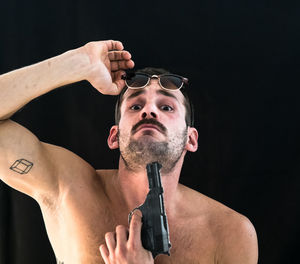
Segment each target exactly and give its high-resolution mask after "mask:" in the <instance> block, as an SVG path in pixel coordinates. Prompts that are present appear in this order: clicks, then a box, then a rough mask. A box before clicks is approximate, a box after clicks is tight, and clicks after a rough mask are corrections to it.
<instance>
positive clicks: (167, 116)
mask: <svg viewBox="0 0 300 264" xmlns="http://www.w3.org/2000/svg"><path fill="white" fill-rule="evenodd" d="M183 102H184V96H183V94H182V93H181V92H180V91H179V90H177V91H167V90H164V89H162V88H161V87H160V85H159V84H158V81H157V80H156V79H152V80H151V82H150V84H149V85H148V86H147V87H145V88H143V89H138V90H132V89H128V90H127V91H126V92H125V94H124V96H123V102H122V105H121V109H120V111H121V119H120V122H119V134H118V141H119V148H120V152H121V156H122V158H123V160H124V162H125V164H126V165H127V166H128V167H129V168H130V169H135V168H137V167H143V168H144V167H145V166H146V164H147V163H150V162H154V161H158V162H160V163H161V164H162V166H163V170H164V171H170V170H171V169H172V168H173V167H174V165H175V164H176V162H177V161H178V160H179V158H180V157H181V155H182V154H183V152H184V148H185V144H186V141H187V126H186V122H185V107H184V105H183Z"/></svg>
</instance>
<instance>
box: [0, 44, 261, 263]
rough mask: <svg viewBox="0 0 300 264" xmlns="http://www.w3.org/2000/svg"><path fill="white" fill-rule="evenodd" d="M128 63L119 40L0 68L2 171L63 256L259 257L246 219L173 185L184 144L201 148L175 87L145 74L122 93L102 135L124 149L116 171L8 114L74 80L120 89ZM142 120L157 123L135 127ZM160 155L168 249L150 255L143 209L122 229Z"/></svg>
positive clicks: (96, 259) (104, 259) (124, 259)
mask: <svg viewBox="0 0 300 264" xmlns="http://www.w3.org/2000/svg"><path fill="white" fill-rule="evenodd" d="M133 66H134V62H133V61H132V60H131V55H130V53H129V52H128V51H124V50H123V45H122V43H121V42H118V41H99V42H90V43H88V44H86V45H85V46H83V47H80V48H78V49H74V50H71V51H68V52H66V53H63V54H61V55H59V56H57V57H54V58H51V59H48V60H45V61H43V62H40V63H37V64H34V65H32V66H29V67H25V68H22V69H19V70H15V71H12V72H9V73H6V74H3V75H1V76H0V106H1V107H0V119H1V121H0V122H1V123H0V153H1V156H0V177H1V179H2V180H3V181H4V182H6V183H7V184H8V185H10V186H11V187H13V188H15V189H17V190H19V191H21V192H23V193H25V194H27V195H29V196H31V197H32V198H34V199H35V200H36V201H37V202H38V203H39V205H40V208H41V211H42V214H43V217H44V221H45V225H46V229H47V232H48V236H49V239H50V242H51V244H52V247H53V249H54V252H55V254H56V257H57V259H58V261H59V262H60V263H64V264H79V263H80V264H100V263H106V264H108V263H111V264H113V263H131V264H134V263H139V264H140V263H156V264H160V263H165V264H167V263H176V264H183V263H185V264H186V263H188V264H192V263H199V264H200V263H201V264H204V263H207V264H208V263H210V264H212V263H218V264H221V263H222V264H248V263H249V264H255V263H257V258H258V249H257V238H256V233H255V229H254V227H253V226H252V224H251V222H250V221H249V220H248V219H247V218H246V217H244V216H242V215H240V214H238V213H237V212H234V211H233V210H231V209H229V208H228V207H226V206H224V205H222V204H220V203H218V202H216V201H214V200H212V199H210V198H208V197H206V196H204V195H202V194H200V193H198V192H196V191H194V190H191V189H189V188H187V187H185V186H183V185H181V184H179V183H178V181H179V176H180V171H181V168H182V164H183V161H184V156H185V154H186V152H187V151H191V152H194V151H196V150H197V147H198V146H197V138H198V134H197V130H196V129H195V128H193V127H190V126H188V125H187V124H186V120H185V113H186V108H185V106H184V104H183V102H184V97H183V94H182V93H181V91H180V90H176V91H167V90H163V89H162V88H161V86H160V84H159V83H158V79H157V78H151V80H150V82H149V84H148V85H147V86H146V87H144V88H143V89H138V90H132V89H128V90H127V91H126V92H125V93H124V95H123V98H122V102H121V106H120V121H119V123H118V124H116V125H114V126H113V127H112V128H111V130H110V133H109V136H108V145H109V147H110V148H111V149H116V148H119V149H120V152H121V157H120V160H119V168H118V170H95V169H94V168H92V167H91V166H90V165H89V164H88V163H87V162H85V161H84V160H82V159H81V158H80V157H78V156H77V155H75V154H74V153H72V152H70V151H68V150H66V149H63V148H61V147H58V146H54V145H50V144H47V143H44V142H41V141H39V140H38V139H37V138H36V137H35V136H34V135H33V134H32V133H31V132H30V131H28V130H27V129H26V128H24V127H22V126H21V125H19V124H17V123H15V122H13V121H12V120H10V119H9V118H10V116H11V115H12V114H13V113H15V112H16V111H17V110H18V109H20V108H21V107H22V106H23V105H25V104H27V103H28V102H29V101H31V100H32V99H34V98H36V97H38V96H40V95H42V94H45V93H47V92H49V91H51V90H53V89H55V88H58V87H60V86H63V85H66V84H69V83H74V82H78V81H81V80H88V81H89V82H90V83H91V84H92V86H93V87H95V88H96V89H97V90H98V91H99V92H100V93H103V94H109V95H117V94H119V93H120V91H121V90H122V88H123V87H124V86H125V83H124V80H123V79H122V78H121V76H122V75H123V74H124V70H126V69H129V68H133ZM16 95H18V96H16ZM148 119H149V120H150V119H151V120H154V121H157V122H156V123H152V124H148V123H143V122H142V123H140V124H142V125H139V126H138V127H136V126H135V125H136V124H137V123H139V122H141V121H143V120H148ZM134 126H135V130H134V131H133V129H132V128H133V127H134ZM151 146H152V147H151ZM148 147H149V148H148ZM141 150H142V151H143V152H144V153H143V155H142V156H141ZM164 153H166V155H164ZM157 160H159V161H160V163H161V164H162V166H163V169H162V171H161V176H162V185H163V187H164V200H165V209H166V213H167V217H168V222H169V230H170V240H171V243H172V248H171V256H170V257H169V256H166V255H159V256H158V257H156V258H155V260H153V259H152V256H151V253H150V252H149V251H147V250H145V249H144V248H143V247H142V244H141V238H140V237H141V217H140V216H139V215H138V214H135V215H134V216H133V218H132V221H131V223H130V226H129V227H128V213H129V212H130V211H131V210H132V209H133V208H135V207H137V206H138V205H140V204H142V203H143V202H144V200H145V197H146V194H147V192H148V182H147V175H146V170H145V166H146V163H149V162H150V161H157ZM195 177H196V175H195Z"/></svg>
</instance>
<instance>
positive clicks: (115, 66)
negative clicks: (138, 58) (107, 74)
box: [110, 60, 134, 71]
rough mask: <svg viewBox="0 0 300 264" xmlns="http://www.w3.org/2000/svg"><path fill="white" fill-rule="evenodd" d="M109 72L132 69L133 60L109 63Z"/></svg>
mask: <svg viewBox="0 0 300 264" xmlns="http://www.w3.org/2000/svg"><path fill="white" fill-rule="evenodd" d="M110 66H111V71H118V70H126V69H131V68H133V67H134V62H133V60H120V61H112V62H111V63H110Z"/></svg>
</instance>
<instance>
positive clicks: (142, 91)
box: [127, 89, 145, 100]
mask: <svg viewBox="0 0 300 264" xmlns="http://www.w3.org/2000/svg"><path fill="white" fill-rule="evenodd" d="M143 93H145V90H144V89H140V90H138V91H137V92H135V93H132V94H131V95H129V96H128V97H127V100H130V99H132V98H134V97H137V96H139V95H140V94H143Z"/></svg>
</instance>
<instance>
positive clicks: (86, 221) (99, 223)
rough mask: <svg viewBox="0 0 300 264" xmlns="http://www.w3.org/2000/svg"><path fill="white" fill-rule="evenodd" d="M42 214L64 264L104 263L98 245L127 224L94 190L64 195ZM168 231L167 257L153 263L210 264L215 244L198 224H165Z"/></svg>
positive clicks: (123, 215) (106, 200)
mask: <svg viewBox="0 0 300 264" xmlns="http://www.w3.org/2000/svg"><path fill="white" fill-rule="evenodd" d="M42 211H43V215H44V220H45V224H46V228H47V231H48V236H49V239H50V242H51V244H52V247H53V249H54V251H55V254H56V256H57V258H58V259H59V260H60V261H63V262H64V263H65V264H68V263H72V264H76V263H78V264H79V263H90V264H93V263H95V264H96V263H97V264H98V263H104V262H103V260H102V258H101V255H100V252H99V246H100V245H101V244H103V243H104V242H105V240H104V236H105V233H106V232H112V231H114V230H115V227H116V226H117V225H119V224H123V225H127V215H128V213H129V212H127V211H122V208H119V210H118V212H116V211H114V210H112V206H111V203H110V201H109V200H108V199H107V198H106V197H105V195H103V193H101V192H100V190H99V192H98V191H95V190H94V189H90V190H81V191H80V192H79V190H71V191H69V192H66V194H65V195H64V197H62V200H61V203H60V206H59V207H58V208H57V209H56V210H55V211H54V212H53V211H52V212H51V211H48V210H43V208H42ZM169 229H170V240H171V244H172V248H171V256H170V257H169V256H164V255H160V256H158V257H157V258H156V259H155V264H162V263H164V264H172V263H176V264H181V263H184V264H185V263H189V264H193V263H195V264H196V263H197V264H198V263H207V264H211V263H214V253H215V251H214V249H215V243H214V240H213V237H212V235H211V234H210V233H209V232H208V231H207V228H205V227H204V226H203V225H202V224H201V223H197V222H195V221H193V220H189V219H187V220H186V221H181V222H180V223H174V224H173V223H172V222H171V223H169Z"/></svg>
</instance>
